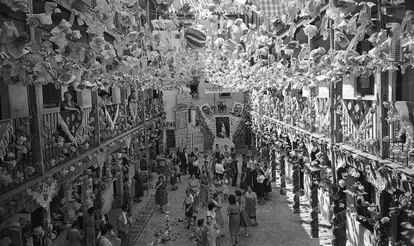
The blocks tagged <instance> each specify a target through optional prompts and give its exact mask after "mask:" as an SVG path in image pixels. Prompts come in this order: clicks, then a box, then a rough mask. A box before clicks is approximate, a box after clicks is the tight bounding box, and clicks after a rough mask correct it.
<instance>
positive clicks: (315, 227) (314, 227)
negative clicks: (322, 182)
mask: <svg viewBox="0 0 414 246" xmlns="http://www.w3.org/2000/svg"><path fill="white" fill-rule="evenodd" d="M317 176H318V173H317V172H312V173H311V179H312V184H311V195H310V205H311V208H312V210H311V213H310V215H311V235H312V238H318V237H319V198H318V188H319V187H318V184H317V183H316V180H317V179H318V177H317Z"/></svg>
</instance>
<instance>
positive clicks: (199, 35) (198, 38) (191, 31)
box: [184, 27, 207, 49]
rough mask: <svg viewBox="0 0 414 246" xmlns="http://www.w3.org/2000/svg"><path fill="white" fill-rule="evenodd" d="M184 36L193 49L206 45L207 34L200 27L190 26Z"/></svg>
mask: <svg viewBox="0 0 414 246" xmlns="http://www.w3.org/2000/svg"><path fill="white" fill-rule="evenodd" d="M184 36H185V40H186V42H187V45H188V46H189V47H190V48H192V49H201V48H203V47H204V46H205V45H206V40H207V36H206V34H205V33H204V32H203V31H201V30H199V29H196V28H194V27H189V28H187V30H186V31H185V34H184Z"/></svg>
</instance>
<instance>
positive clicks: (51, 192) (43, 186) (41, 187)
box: [26, 177, 58, 208]
mask: <svg viewBox="0 0 414 246" xmlns="http://www.w3.org/2000/svg"><path fill="white" fill-rule="evenodd" d="M57 186H58V185H57V181H56V179H53V178H50V177H49V178H47V180H45V181H41V182H40V184H38V185H37V186H36V187H35V188H34V189H31V188H29V189H27V191H26V192H27V194H28V195H29V196H32V197H33V199H34V200H35V201H36V202H37V203H38V204H39V205H40V206H41V207H44V208H47V207H48V206H49V204H50V202H51V201H52V198H53V197H54V196H55V195H56V193H57Z"/></svg>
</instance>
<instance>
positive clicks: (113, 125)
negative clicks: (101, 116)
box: [105, 104, 119, 131]
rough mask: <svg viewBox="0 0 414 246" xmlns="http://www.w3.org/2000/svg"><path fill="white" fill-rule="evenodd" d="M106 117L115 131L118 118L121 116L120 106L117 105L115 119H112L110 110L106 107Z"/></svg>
mask: <svg viewBox="0 0 414 246" xmlns="http://www.w3.org/2000/svg"><path fill="white" fill-rule="evenodd" d="M105 116H106V119H107V120H108V122H109V124H110V128H111V131H113V130H114V129H115V123H116V121H117V120H118V116H119V104H118V105H116V111H115V115H114V117H113V118H112V117H111V114H110V113H109V111H108V108H107V107H106V106H105Z"/></svg>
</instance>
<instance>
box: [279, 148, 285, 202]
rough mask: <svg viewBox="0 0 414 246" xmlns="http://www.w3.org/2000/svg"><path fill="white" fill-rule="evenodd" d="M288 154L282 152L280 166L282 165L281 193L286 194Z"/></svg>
mask: <svg viewBox="0 0 414 246" xmlns="http://www.w3.org/2000/svg"><path fill="white" fill-rule="evenodd" d="M285 158H286V156H285V155H284V154H282V155H281V156H280V158H279V166H280V195H282V196H285V195H286V180H285V176H286V169H285V166H286V159H285Z"/></svg>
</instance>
